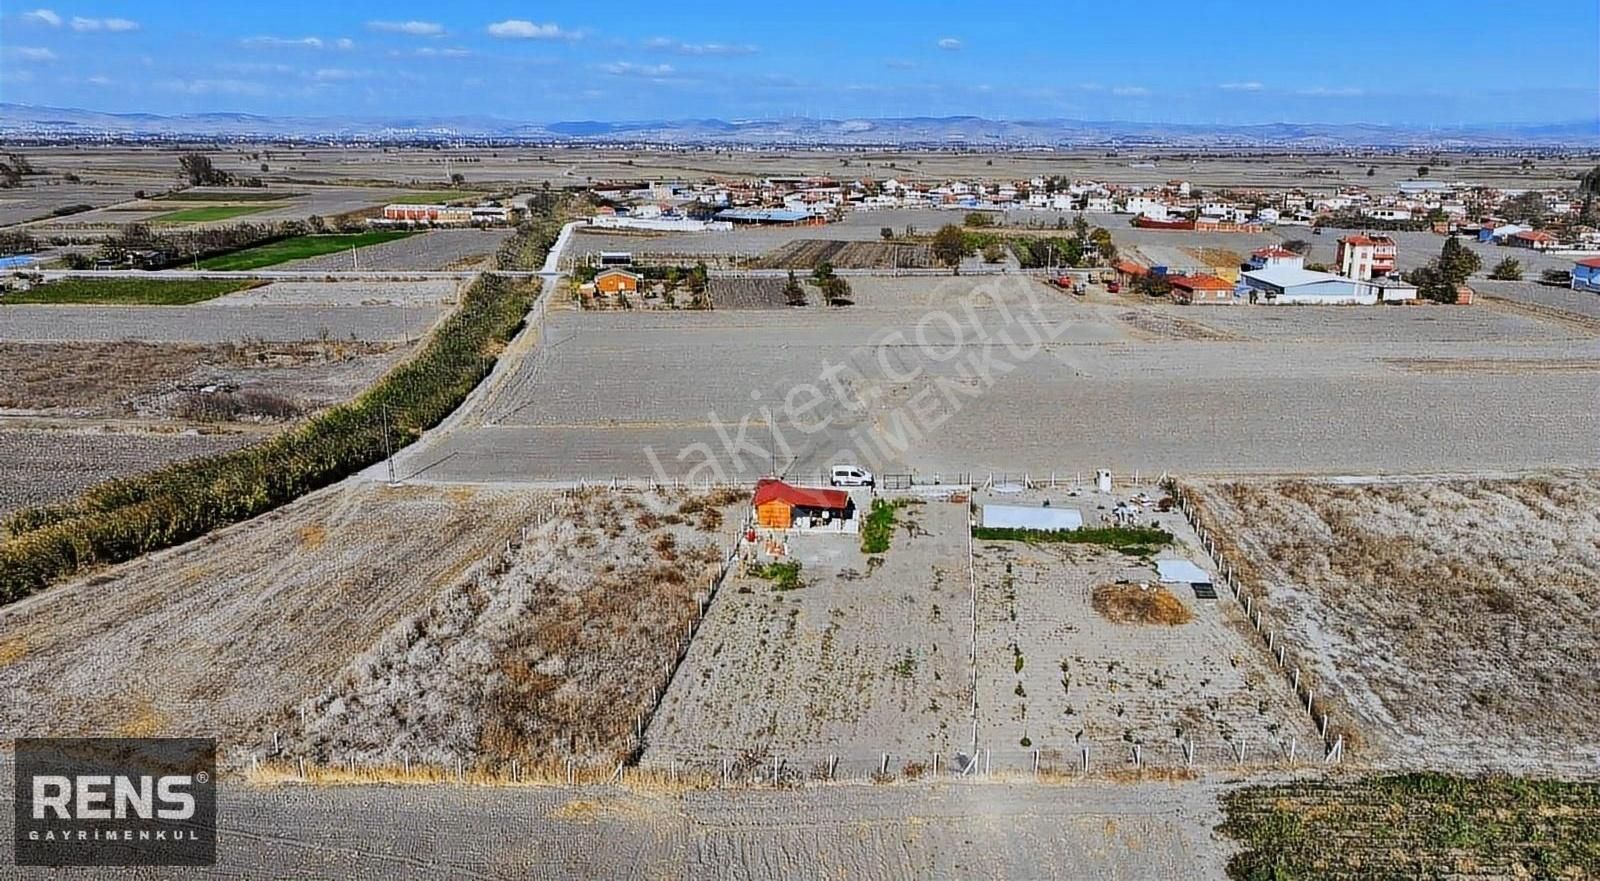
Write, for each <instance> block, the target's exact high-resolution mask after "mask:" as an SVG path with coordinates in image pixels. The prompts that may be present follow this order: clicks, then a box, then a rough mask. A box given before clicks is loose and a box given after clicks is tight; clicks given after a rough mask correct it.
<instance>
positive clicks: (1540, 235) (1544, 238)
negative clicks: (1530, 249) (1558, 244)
mask: <svg viewBox="0 0 1600 881" xmlns="http://www.w3.org/2000/svg"><path fill="white" fill-rule="evenodd" d="M1511 237H1512V238H1514V239H1522V240H1523V241H1528V242H1553V241H1555V240H1556V237H1555V236H1553V235H1551V234H1549V233H1547V232H1541V231H1539V230H1534V231H1533V232H1519V233H1512V235H1511Z"/></svg>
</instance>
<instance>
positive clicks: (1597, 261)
mask: <svg viewBox="0 0 1600 881" xmlns="http://www.w3.org/2000/svg"><path fill="white" fill-rule="evenodd" d="M1577 263H1578V265H1579V266H1587V267H1589V268H1590V269H1600V257H1589V258H1587V259H1584V260H1579V261H1577Z"/></svg>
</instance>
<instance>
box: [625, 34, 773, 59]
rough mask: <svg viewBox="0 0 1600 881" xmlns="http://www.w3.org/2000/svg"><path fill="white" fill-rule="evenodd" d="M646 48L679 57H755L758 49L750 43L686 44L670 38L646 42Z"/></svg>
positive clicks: (653, 39)
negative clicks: (675, 54) (673, 53)
mask: <svg viewBox="0 0 1600 881" xmlns="http://www.w3.org/2000/svg"><path fill="white" fill-rule="evenodd" d="M644 45H645V48H647V49H659V50H661V51H664V52H676V53H678V54H679V55H753V54H755V52H756V51H757V49H756V47H754V46H751V45H749V44H748V43H686V42H684V41H682V40H674V39H672V38H670V37H653V38H651V39H649V40H646V41H645V43H644Z"/></svg>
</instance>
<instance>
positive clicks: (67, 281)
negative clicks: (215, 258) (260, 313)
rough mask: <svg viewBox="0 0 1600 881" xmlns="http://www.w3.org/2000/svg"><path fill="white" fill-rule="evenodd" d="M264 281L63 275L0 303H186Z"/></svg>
mask: <svg viewBox="0 0 1600 881" xmlns="http://www.w3.org/2000/svg"><path fill="white" fill-rule="evenodd" d="M263 284H266V282H263V281H258V280H256V279H251V278H241V279H233V278H180V279H170V278H63V279H60V280H58V281H52V282H46V283H45V284H42V285H39V286H37V287H35V288H33V289H31V290H27V291H21V292H18V293H12V294H6V295H5V296H0V304H6V305H15V304H21V303H84V304H90V305H101V306H107V305H110V306H187V305H189V304H190V303H199V302H202V301H204V300H210V299H214V298H216V297H220V296H222V295H223V294H231V293H233V292H234V291H242V290H244V289H245V288H252V287H258V286H260V285H263Z"/></svg>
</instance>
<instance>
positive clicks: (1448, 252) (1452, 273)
mask: <svg viewBox="0 0 1600 881" xmlns="http://www.w3.org/2000/svg"><path fill="white" fill-rule="evenodd" d="M1438 267H1439V272H1440V273H1442V274H1443V275H1444V278H1445V279H1446V280H1447V281H1449V282H1450V284H1451V286H1452V287H1453V286H1455V285H1458V284H1462V283H1463V282H1465V281H1466V280H1467V279H1468V278H1469V277H1471V276H1472V274H1473V273H1474V272H1477V271H1478V270H1479V269H1481V268H1483V258H1481V257H1479V256H1478V254H1477V252H1475V251H1473V250H1472V249H1471V248H1468V247H1467V246H1466V245H1463V244H1461V240H1460V239H1458V238H1456V237H1455V236H1451V237H1450V238H1448V239H1445V240H1444V247H1443V248H1441V249H1440V250H1439V260H1438Z"/></svg>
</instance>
